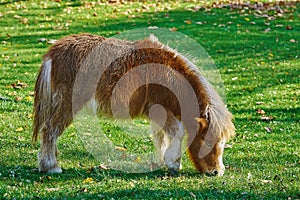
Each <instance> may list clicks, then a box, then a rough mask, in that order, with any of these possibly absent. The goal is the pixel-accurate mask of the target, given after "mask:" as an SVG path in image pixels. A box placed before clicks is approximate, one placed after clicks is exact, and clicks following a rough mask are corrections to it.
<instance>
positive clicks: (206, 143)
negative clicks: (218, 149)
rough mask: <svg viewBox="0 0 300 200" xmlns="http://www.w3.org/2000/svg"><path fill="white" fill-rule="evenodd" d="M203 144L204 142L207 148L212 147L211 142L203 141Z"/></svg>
mask: <svg viewBox="0 0 300 200" xmlns="http://www.w3.org/2000/svg"><path fill="white" fill-rule="evenodd" d="M204 144H205V146H206V147H208V148H212V146H213V145H212V144H211V143H208V142H204Z"/></svg>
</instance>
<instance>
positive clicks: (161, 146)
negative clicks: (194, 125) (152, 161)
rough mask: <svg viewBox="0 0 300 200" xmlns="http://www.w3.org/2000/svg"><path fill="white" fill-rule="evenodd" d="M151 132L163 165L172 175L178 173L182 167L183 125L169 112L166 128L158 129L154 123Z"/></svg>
mask: <svg viewBox="0 0 300 200" xmlns="http://www.w3.org/2000/svg"><path fill="white" fill-rule="evenodd" d="M151 132H152V135H153V137H154V144H155V146H156V148H157V150H158V155H159V159H160V161H161V163H162V164H163V165H164V166H166V167H167V168H168V169H169V171H170V172H171V173H173V172H177V171H178V170H179V169H180V167H181V164H180V162H181V155H182V152H181V146H182V140H183V137H184V127H183V125H182V123H181V122H180V121H179V120H178V119H177V118H176V117H175V116H174V115H173V114H172V113H170V112H168V113H167V119H166V122H165V124H164V127H163V128H161V127H158V126H156V125H155V122H154V123H152V125H151Z"/></svg>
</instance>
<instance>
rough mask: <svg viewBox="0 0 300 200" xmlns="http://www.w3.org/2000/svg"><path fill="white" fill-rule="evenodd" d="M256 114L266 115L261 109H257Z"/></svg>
mask: <svg viewBox="0 0 300 200" xmlns="http://www.w3.org/2000/svg"><path fill="white" fill-rule="evenodd" d="M257 113H258V114H262V115H263V114H266V112H265V111H264V110H262V109H258V110H257Z"/></svg>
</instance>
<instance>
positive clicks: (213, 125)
mask: <svg viewBox="0 0 300 200" xmlns="http://www.w3.org/2000/svg"><path fill="white" fill-rule="evenodd" d="M231 118H232V115H231V113H230V112H229V111H227V110H226V111H225V115H223V118H222V115H220V113H215V112H214V111H213V112H209V113H208V116H207V117H204V118H203V117H201V118H196V121H197V122H198V132H197V134H196V136H195V137H194V138H193V140H192V141H191V143H190V145H189V154H190V158H191V160H192V161H193V163H194V165H195V167H196V169H197V170H198V171H200V172H201V173H205V174H206V175H209V176H222V175H223V174H224V171H225V166H224V164H223V152H224V147H225V144H226V142H227V141H228V140H229V139H230V137H232V136H233V135H234V133H235V128H234V125H233V123H232V121H231Z"/></svg>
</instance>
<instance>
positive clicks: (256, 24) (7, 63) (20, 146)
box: [0, 1, 300, 199]
mask: <svg viewBox="0 0 300 200" xmlns="http://www.w3.org/2000/svg"><path fill="white" fill-rule="evenodd" d="M199 4H200V3H199ZM196 5H197V4H196V3H192V2H185V3H178V2H171V3H166V2H163V1H162V2H161V3H159V5H154V3H137V2H135V3H127V4H120V5H117V6H115V5H110V4H93V3H89V2H86V3H82V2H80V1H69V2H61V1H44V2H37V1H25V2H19V1H18V2H15V1H0V25H1V26H0V41H1V43H0V71H1V76H0V97H1V99H0V146H1V147H0V149H1V158H0V197H1V198H4V199H13V198H15V199H35V198H42V199H56V198H58V199H76V198H77V199H95V198H97V199H120V198H123V199H133V198H137V199H153V198H157V199H171V198H173V199H299V198H300V192H299V191H300V187H299V185H300V184H299V183H300V181H299V178H300V148H299V143H300V135H299V131H300V125H299V124H300V123H299V119H300V105H299V96H300V90H299V88H300V82H299V80H300V71H299V70H300V68H299V66H300V61H299V52H300V48H299V40H300V37H299V32H300V27H299V24H300V17H299V15H300V6H299V4H297V6H296V7H295V8H292V12H287V13H285V14H283V15H282V16H281V17H277V16H276V15H275V14H274V13H272V12H273V11H269V13H268V14H269V16H276V19H275V20H270V19H267V18H265V17H258V16H257V13H256V12H255V11H253V10H251V9H250V10H248V9H243V10H231V9H229V8H222V9H211V10H210V9H207V10H203V9H200V10H199V11H196V12H193V10H194V11H195V6H196ZM289 9H290V10H291V8H289ZM196 22H201V23H196ZM148 26H158V27H163V28H176V29H177V31H178V32H181V33H183V34H186V35H188V36H189V37H190V38H192V39H194V40H196V41H197V42H198V43H199V44H201V45H202V46H203V48H204V49H206V51H207V52H208V53H209V54H210V56H211V57H212V58H213V60H214V61H215V63H216V65H217V67H218V69H219V72H220V73H221V76H222V78H223V80H224V83H225V89H226V103H227V105H228V108H229V110H231V111H232V112H233V114H234V116H235V125H236V128H237V134H236V137H235V138H233V139H232V140H231V141H230V143H229V144H230V145H232V148H229V149H226V150H225V154H224V157H225V158H224V162H225V165H226V168H227V170H226V172H225V175H224V176H223V177H220V178H212V177H206V176H204V175H201V174H198V173H196V172H195V170H194V169H193V167H192V165H191V163H190V162H189V161H188V159H187V157H186V155H185V156H184V158H183V170H182V172H181V173H180V175H179V176H177V177H171V176H169V175H168V174H167V173H166V172H165V171H163V170H158V171H154V172H149V173H144V174H127V173H124V172H120V171H115V170H111V169H102V168H101V167H95V166H100V164H101V163H99V162H98V161H97V160H96V159H95V158H94V157H93V156H91V155H90V154H89V153H88V152H87V151H86V150H85V148H84V146H83V143H82V142H81V140H80V139H79V138H78V137H77V134H76V129H75V128H74V127H72V126H71V127H69V128H68V129H67V130H66V132H65V133H64V135H63V136H62V137H61V138H60V139H59V149H60V150H61V154H60V162H61V165H62V166H63V169H64V172H63V173H62V174H58V175H49V174H41V173H39V172H38V171H37V169H36V166H37V165H36V164H37V163H36V162H37V161H36V154H37V151H38V145H37V146H35V145H33V144H32V143H31V134H32V106H33V94H32V91H33V88H34V83H35V79H36V76H37V72H38V69H39V66H40V63H41V58H42V55H43V54H44V53H45V52H46V51H47V49H48V48H49V46H50V45H49V44H47V43H45V42H39V41H38V39H39V38H47V39H59V38H60V37H62V36H65V35H69V34H73V33H80V32H89V33H94V34H99V35H103V36H112V35H115V34H116V33H117V32H123V31H125V30H130V29H135V28H140V27H148ZM289 27H291V28H289ZM289 29H292V30H289ZM258 110H263V111H264V112H265V113H266V114H265V115H266V116H271V117H272V119H271V120H269V121H264V120H262V119H261V114H258V113H257V111H258ZM103 123H104V122H103ZM141 123H144V122H140V124H141ZM146 125H147V124H146ZM107 126H108V127H109V129H110V130H111V135H112V136H113V135H114V134H115V135H119V134H120V132H119V130H120V128H119V127H118V125H114V124H109V123H108V125H107ZM121 137H122V136H121ZM114 141H115V142H116V143H117V145H118V146H122V147H124V146H125V147H126V148H132V149H134V148H136V147H135V145H132V144H134V143H135V141H134V140H133V139H132V138H128V140H125V139H122V140H120V139H119V138H118V137H115V140H114ZM144 144H145V145H146V147H147V148H146V149H148V150H150V151H151V149H152V146H151V144H150V143H149V142H145V143H144ZM147 145H148V146H147Z"/></svg>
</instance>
